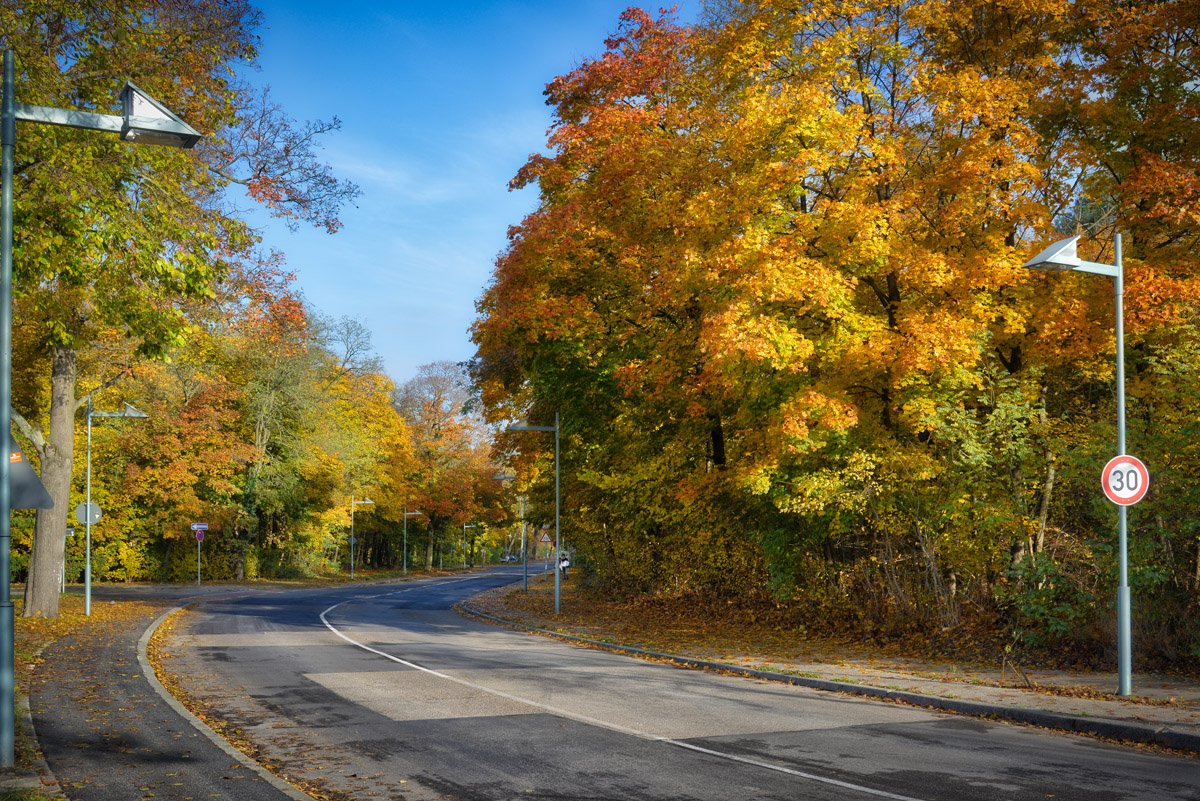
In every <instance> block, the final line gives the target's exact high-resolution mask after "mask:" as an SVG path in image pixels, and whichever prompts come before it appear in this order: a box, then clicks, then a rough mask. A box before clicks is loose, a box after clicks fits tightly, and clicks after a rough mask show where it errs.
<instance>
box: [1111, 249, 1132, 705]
mask: <svg viewBox="0 0 1200 801" xmlns="http://www.w3.org/2000/svg"><path fill="white" fill-rule="evenodd" d="M1114 246H1115V250H1116V267H1117V276H1116V278H1115V279H1114V285H1115V289H1116V293H1115V294H1116V307H1117V455H1118V456H1124V455H1125V267H1124V264H1123V263H1122V261H1121V235H1120V234H1117V235H1116V237H1114ZM1117 515H1118V518H1117V519H1118V521H1119V522H1118V527H1117V546H1118V550H1119V551H1120V568H1119V570H1120V576H1119V583H1118V585H1117V695H1122V696H1128V695H1131V694H1132V693H1133V675H1132V673H1133V671H1132V667H1133V647H1132V644H1131V639H1132V637H1131V628H1132V626H1131V622H1130V599H1129V537H1128V526H1127V510H1126V508H1125V506H1121V507H1119V511H1118V512H1117Z"/></svg>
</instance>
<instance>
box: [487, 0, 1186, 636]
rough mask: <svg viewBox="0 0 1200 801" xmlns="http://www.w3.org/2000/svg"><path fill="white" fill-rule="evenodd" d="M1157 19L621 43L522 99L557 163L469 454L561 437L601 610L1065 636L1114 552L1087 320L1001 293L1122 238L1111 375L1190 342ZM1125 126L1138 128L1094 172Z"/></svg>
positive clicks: (1040, 299) (792, 11) (950, 7)
mask: <svg viewBox="0 0 1200 801" xmlns="http://www.w3.org/2000/svg"><path fill="white" fill-rule="evenodd" d="M1184 6H1185V4H1175V3H1164V4H1158V5H1156V6H1155V14H1154V15H1151V16H1150V17H1149V18H1148V19H1147V18H1145V17H1144V16H1143V15H1141V13H1140V11H1138V10H1134V9H1132V8H1130V9H1126V8H1124V7H1118V6H1116V5H1114V4H1110V3H1105V2H1101V1H1100V0H1098V1H1097V2H1096V3H1082V4H1080V3H1065V2H1056V1H1055V0H1046V2H1036V3H1027V2H1004V1H1001V2H978V3H976V2H967V3H948V2H934V1H933V0H912V1H910V2H900V3H891V4H885V5H875V6H870V5H863V4H861V3H852V2H843V1H842V0H815V1H814V2H803V3H786V4H785V3H774V2H751V3H742V4H714V6H712V7H711V8H710V12H711V13H710V15H709V17H708V19H707V20H706V22H705V24H704V25H699V26H695V27H693V28H680V27H678V26H676V25H675V24H674V23H673V22H672V21H671V20H670V18H669V17H660V18H658V19H655V18H652V17H650V16H649V15H647V14H645V13H643V12H640V11H637V10H634V9H631V10H630V11H628V12H626V13H625V14H624V15H622V18H621V25H620V28H619V30H618V32H617V34H615V35H614V36H612V37H610V38H609V40H608V41H607V42H606V51H605V53H604V54H603V56H602V57H600V58H597V59H593V60H588V61H586V62H584V63H583V64H582V65H581V66H580V67H579V68H578V69H576V70H574V71H573V72H571V73H569V74H567V75H565V76H563V77H561V78H558V79H556V80H555V81H554V82H552V83H551V84H549V85H548V87H547V93H546V94H547V98H548V103H550V104H551V105H552V106H553V108H554V114H555V123H554V126H553V128H552V130H551V134H550V139H549V142H548V145H549V148H550V153H549V154H548V155H536V156H533V157H531V159H530V161H529V163H528V164H527V165H526V166H525V167H524V168H523V169H522V170H521V172H520V173H519V174H518V176H517V178H516V179H515V181H514V185H515V186H525V185H528V184H531V183H534V182H536V184H537V188H538V191H539V195H540V203H539V205H538V207H537V209H536V210H535V211H534V212H533V213H531V214H530V215H529V216H527V217H526V218H525V219H524V220H523V221H522V222H521V224H520V225H518V226H514V228H513V229H512V232H511V235H510V243H509V247H508V248H507V249H506V250H505V251H504V253H502V254H501V255H500V257H499V258H498V259H497V264H496V272H495V278H494V282H493V283H492V285H491V286H489V287H488V289H487V292H486V293H485V295H484V297H483V298H482V299H481V301H480V303H479V312H480V318H479V320H478V321H477V323H476V326H475V328H474V336H475V341H476V343H477V345H478V347H479V350H478V354H477V357H476V359H475V361H474V362H473V365H472V371H473V376H474V379H475V381H476V384H477V386H478V387H479V389H480V391H481V392H482V397H483V400H484V403H485V408H486V409H487V412H488V414H489V416H490V417H491V418H492V419H494V420H497V421H499V420H504V419H516V418H518V417H524V416H525V415H526V414H528V415H529V417H530V418H531V419H535V418H536V419H538V420H543V421H544V420H545V419H548V418H549V417H550V416H552V415H553V414H554V412H556V411H559V412H562V414H563V419H564V426H563V430H564V443H565V445H564V475H565V476H566V477H567V481H566V487H567V495H568V497H569V498H570V505H571V506H572V507H574V508H576V509H578V513H577V514H576V515H574V516H573V517H574V518H575V520H573V521H572V525H575V526H578V530H577V531H576V532H574V533H572V534H570V535H568V536H569V537H570V536H574V537H575V538H576V541H577V542H579V543H581V544H582V546H583V551H584V557H585V558H586V559H591V560H592V561H593V562H594V571H593V572H594V574H595V576H596V577H597V578H598V579H599V580H600V582H601V583H607V584H609V585H610V586H618V585H623V586H624V587H626V588H634V589H643V590H657V591H661V590H662V589H663V588H665V587H671V588H672V589H673V591H675V592H679V593H686V592H702V593H707V594H712V593H737V594H739V595H740V596H742V597H744V596H745V595H746V594H747V592H750V593H753V592H758V591H762V590H764V589H770V590H771V591H772V592H773V593H774V594H775V595H776V597H784V598H801V597H802V598H804V599H805V600H806V601H807V602H808V603H810V604H812V605H814V606H815V607H822V606H824V607H825V608H829V609H835V608H837V609H843V610H845V609H847V608H848V607H849V606H850V605H854V606H855V607H857V608H856V612H855V614H857V615H860V620H861V621H863V625H868V626H882V627H888V626H898V627H905V626H914V625H916V626H926V627H929V628H930V629H934V628H938V627H944V626H952V625H954V624H956V623H957V622H958V620H959V617H960V615H961V614H962V610H964V609H974V610H979V609H983V610H986V611H987V613H988V614H997V613H998V610H999V609H1000V608H1002V607H1005V606H1008V607H1009V608H1013V607H1015V608H1017V609H1019V610H1021V611H1020V613H1019V615H1018V617H1020V616H1021V615H1026V613H1029V614H1032V615H1033V618H1030V619H1028V620H1027V621H1026V622H1027V623H1029V625H1030V626H1033V627H1040V629H1041V630H1047V627H1049V629H1054V630H1057V631H1059V632H1061V631H1063V630H1064V627H1063V625H1062V624H1063V621H1062V620H1051V619H1049V618H1045V617H1044V616H1043V618H1041V619H1034V618H1037V616H1038V615H1044V613H1045V611H1046V610H1051V609H1057V608H1062V606H1063V604H1062V603H1060V601H1062V600H1063V599H1064V598H1068V596H1069V602H1067V603H1066V606H1068V607H1071V608H1072V609H1073V610H1075V611H1074V612H1072V613H1073V614H1074V613H1075V612H1079V613H1081V614H1084V615H1092V614H1093V613H1094V612H1095V607H1091V606H1088V604H1090V603H1091V601H1090V600H1089V592H1090V589H1089V587H1088V586H1087V585H1088V582H1092V583H1093V584H1094V583H1095V581H1096V580H1097V579H1098V575H1097V568H1095V567H1088V566H1087V565H1086V564H1085V563H1084V561H1083V559H1082V558H1081V557H1079V556H1076V555H1077V554H1085V553H1088V552H1090V551H1089V549H1091V548H1092V545H1093V544H1095V547H1096V549H1097V550H1096V551H1095V552H1097V553H1104V552H1106V547H1107V546H1105V545H1104V543H1103V542H1098V543H1093V542H1092V540H1091V539H1090V534H1089V532H1091V531H1094V530H1096V528H1097V526H1098V525H1099V524H1100V521H1101V520H1102V519H1103V517H1104V515H1103V514H1100V515H1098V514H1097V513H1098V512H1100V511H1101V510H1100V509H1095V510H1093V509H1092V508H1090V506H1089V507H1088V508H1084V505H1083V504H1082V502H1081V499H1080V495H1079V492H1080V484H1079V482H1080V481H1083V480H1085V478H1086V480H1087V481H1088V482H1090V483H1089V486H1090V485H1091V484H1094V481H1092V479H1091V478H1087V477H1088V476H1091V475H1092V472H1091V471H1092V468H1093V466H1094V465H1093V464H1091V462H1092V461H1093V460H1094V458H1095V457H1094V455H1091V454H1098V453H1099V452H1101V450H1102V449H1101V450H1097V446H1098V445H1099V443H1100V442H1102V441H1104V440H1102V439H1097V437H1098V434H1099V432H1098V430H1097V428H1096V425H1095V421H1096V420H1111V419H1112V416H1111V409H1110V408H1109V406H1110V404H1111V401H1110V400H1109V399H1110V398H1111V395H1109V394H1108V390H1109V389H1110V388H1111V381H1112V374H1111V367H1110V365H1111V348H1112V344H1111V343H1112V337H1111V319H1112V312H1111V286H1105V285H1103V282H1088V281H1087V280H1085V279H1080V278H1078V277H1066V278H1063V277H1048V276H1041V275H1036V274H1033V273H1030V272H1028V271H1024V270H1021V269H1020V266H1019V265H1020V264H1021V263H1022V262H1023V261H1024V259H1025V258H1027V256H1028V253H1029V251H1030V250H1031V249H1033V250H1036V249H1038V248H1039V247H1040V244H1041V243H1042V242H1043V241H1044V239H1046V238H1050V237H1055V236H1061V235H1062V234H1061V233H1059V231H1061V230H1062V229H1063V228H1064V226H1068V227H1069V225H1070V224H1069V223H1068V220H1069V219H1070V215H1071V214H1072V212H1078V214H1077V216H1076V219H1078V220H1084V219H1090V220H1093V221H1094V222H1096V223H1098V224H1096V225H1091V224H1090V223H1087V224H1088V226H1089V228H1088V230H1089V232H1090V233H1092V234H1093V236H1094V237H1095V238H1094V240H1093V241H1092V242H1090V243H1088V245H1087V247H1089V248H1090V249H1091V250H1090V251H1089V255H1090V257H1092V258H1095V259H1097V260H1101V259H1103V258H1104V255H1105V248H1106V247H1108V248H1110V247H1111V245H1110V244H1109V243H1110V242H1111V238H1110V236H1109V234H1110V233H1111V230H1112V229H1113V227H1114V226H1115V225H1116V224H1118V221H1119V222H1120V224H1121V225H1125V226H1133V227H1136V228H1144V229H1145V233H1139V234H1137V235H1136V236H1135V243H1137V244H1135V248H1140V247H1154V248H1157V249H1160V250H1161V251H1162V256H1163V265H1162V267H1161V268H1156V269H1155V270H1152V271H1151V270H1144V262H1139V261H1136V259H1137V258H1139V256H1140V255H1141V253H1142V252H1144V251H1140V252H1139V251H1138V250H1134V252H1133V253H1134V259H1133V260H1131V259H1127V261H1126V264H1127V266H1129V273H1128V275H1129V276H1130V284H1129V285H1128V286H1129V292H1130V302H1131V303H1133V304H1134V306H1133V307H1134V308H1136V309H1138V312H1137V314H1138V315H1140V316H1139V317H1138V323H1137V324H1135V325H1144V326H1145V328H1144V329H1143V330H1142V331H1135V332H1134V333H1133V335H1132V339H1131V341H1132V342H1136V343H1142V342H1144V343H1145V344H1144V345H1142V344H1135V345H1134V347H1135V348H1143V347H1144V348H1145V350H1144V353H1145V355H1146V362H1145V365H1146V368H1147V369H1145V370H1144V372H1145V373H1146V374H1147V376H1146V377H1147V381H1148V380H1149V379H1150V378H1151V373H1154V372H1155V371H1151V370H1149V369H1148V368H1149V365H1150V364H1155V365H1156V366H1157V373H1156V374H1157V375H1161V376H1163V377H1164V378H1165V377H1166V376H1167V375H1168V374H1170V372H1171V368H1167V367H1165V365H1166V363H1167V361H1170V360H1171V359H1173V358H1175V357H1176V356H1178V357H1182V352H1181V351H1180V350H1178V349H1177V348H1176V349H1173V350H1172V351H1171V352H1172V353H1173V354H1175V355H1174V356H1170V357H1168V356H1167V355H1166V354H1167V350H1166V349H1164V348H1162V347H1156V346H1155V345H1154V343H1162V344H1165V343H1166V342H1167V341H1175V342H1178V341H1179V332H1180V331H1182V330H1189V329H1184V328H1181V326H1184V325H1190V324H1191V320H1192V315H1193V313H1194V304H1193V303H1192V302H1191V300H1190V299H1191V298H1192V297H1194V296H1195V293H1194V291H1193V289H1192V287H1191V285H1190V283H1189V282H1188V281H1187V280H1186V279H1185V278H1184V276H1185V275H1186V274H1187V271H1188V270H1189V269H1190V265H1191V264H1192V254H1191V250H1190V249H1191V248H1192V246H1193V245H1192V237H1191V234H1190V231H1191V230H1192V229H1193V228H1194V220H1193V219H1192V217H1193V216H1194V215H1191V214H1190V212H1189V211H1188V210H1189V209H1190V202H1191V195H1190V194H1189V193H1190V192H1191V189H1190V187H1192V186H1193V183H1194V182H1193V180H1192V177H1191V175H1192V167H1191V164H1190V161H1189V159H1190V156H1189V155H1185V154H1183V153H1182V152H1180V153H1178V155H1176V154H1175V151H1174V150H1173V148H1174V144H1175V143H1176V142H1178V143H1179V147H1181V148H1185V149H1186V147H1187V146H1186V143H1187V142H1188V141H1190V137H1191V135H1192V120H1193V119H1194V117H1193V116H1192V115H1190V113H1186V112H1185V113H1184V114H1182V115H1176V118H1174V119H1171V120H1169V121H1168V119H1167V118H1168V116H1170V111H1169V110H1170V109H1172V108H1175V109H1178V108H1184V109H1185V110H1186V109H1188V108H1189V106H1188V102H1189V100H1190V94H1189V92H1190V91H1191V90H1190V89H1187V88H1182V87H1185V86H1186V81H1184V80H1183V79H1182V76H1184V75H1186V74H1191V73H1189V71H1188V70H1189V69H1190V66H1189V65H1190V63H1191V59H1193V58H1194V54H1193V53H1192V51H1191V50H1190V49H1189V44H1188V43H1189V41H1190V38H1189V37H1190V33H1189V31H1192V30H1194V26H1192V24H1191V19H1190V17H1189V14H1192V13H1194V11H1190V10H1188V9H1186V8H1185V7H1184ZM1143 25H1149V26H1157V27H1156V30H1157V31H1158V33H1156V34H1154V35H1148V36H1146V37H1141V38H1139V37H1138V36H1137V35H1135V34H1136V33H1137V32H1138V31H1140V30H1143V29H1142V27H1141V26H1143ZM1118 32H1119V35H1115V34H1118ZM1126 34H1128V36H1126ZM1115 42H1120V44H1113V43H1115ZM1132 42H1137V43H1139V44H1137V45H1133V44H1130V43H1132ZM1142 43H1144V46H1143V44H1142ZM1064 87H1065V89H1064ZM1127 106H1129V107H1132V108H1135V109H1137V114H1138V115H1139V116H1144V118H1145V120H1146V122H1147V127H1146V128H1145V130H1144V131H1142V130H1141V129H1140V128H1139V127H1138V126H1134V127H1133V130H1134V131H1135V133H1129V132H1128V131H1125V130H1124V129H1123V132H1122V136H1123V137H1125V139H1121V138H1118V137H1116V134H1115V130H1116V128H1117V127H1118V126H1120V125H1122V122H1119V121H1123V120H1124V119H1125V118H1126V117H1127V116H1128V113H1129V112H1127V111H1126V110H1125V109H1126V107H1127ZM1151 128H1153V129H1154V130H1153V132H1152V131H1151V130H1150V129H1151ZM1175 129H1177V130H1175ZM1136 131H1141V132H1140V133H1136ZM1168 140H1170V141H1168ZM1151 141H1153V144H1152V145H1150V146H1147V143H1150V142H1151ZM1160 153H1170V154H1171V155H1168V156H1166V157H1165V158H1163V157H1161V156H1160V155H1159V154H1160ZM1151 175H1153V176H1155V177H1154V178H1153V179H1151V178H1150V176H1151ZM1056 226H1057V227H1058V228H1059V231H1056V230H1055V227H1056ZM1127 230H1128V229H1127ZM1071 232H1072V233H1074V232H1075V231H1071ZM1151 242H1154V243H1155V244H1154V245H1150V244H1149V243H1151ZM1109 252H1111V251H1109ZM1143 293H1144V294H1143ZM1143 337H1145V339H1143ZM1183 358H1186V357H1183ZM1139 372H1143V371H1139ZM1189 374H1190V373H1189ZM1144 386H1146V387H1147V388H1148V387H1149V383H1145V384H1144ZM1162 386H1163V387H1164V389H1165V388H1166V387H1167V386H1170V387H1172V390H1171V391H1178V389H1179V385H1178V384H1177V383H1175V382H1174V381H1170V382H1167V383H1164V384H1163V385H1162ZM1135 394H1136V393H1135ZM500 445H501V449H502V452H503V453H504V454H505V456H506V458H508V459H516V460H524V463H525V464H527V465H529V466H533V465H538V464H541V463H543V462H544V458H545V457H544V454H545V444H544V443H541V442H532V441H531V438H527V437H506V438H504V439H502V440H501V442H500ZM1107 447H1109V446H1107V445H1105V446H1103V448H1107ZM518 452H519V453H518ZM1085 453H1087V454H1090V455H1088V456H1087V457H1086V458H1084V456H1083V454H1085ZM1068 455H1070V458H1069V459H1068V458H1067V457H1068ZM543 475H544V472H543ZM543 483H544V482H543ZM1093 494H1094V493H1093ZM1105 514H1107V513H1105ZM1160 528H1161V529H1162V530H1164V531H1165V530H1166V529H1167V528H1168V527H1166V526H1160ZM1068 530H1069V532H1070V533H1067V534H1064V533H1063V532H1064V531H1068ZM1166 541H1167V540H1166V539H1164V542H1166ZM1099 569H1101V570H1102V569H1103V566H1102V565H1101V566H1100V568H1099ZM1055 571H1060V573H1061V575H1059V574H1056V573H1055ZM1089 571H1090V572H1089ZM1088 576H1090V578H1088ZM1059 577H1061V578H1062V581H1059ZM1076 578H1078V579H1079V580H1078V581H1077V580H1076ZM1051 586H1057V587H1059V588H1068V587H1069V586H1073V587H1075V590H1070V589H1063V592H1064V593H1065V594H1064V595H1062V596H1061V597H1060V598H1059V600H1058V601H1054V600H1053V599H1052V598H1050V596H1049V595H1048V594H1046V593H1045V592H1043V590H1046V588H1048V587H1051ZM1076 590H1077V591H1078V592H1076ZM1072 592H1076V594H1075V595H1071V593H1072ZM1038 593H1042V594H1041V595H1038ZM1048 599H1049V600H1048ZM1039 610H1040V611H1039ZM1093 619H1094V618H1093ZM1019 625H1024V624H1023V623H1022V624H1019ZM1056 627H1057V628H1056ZM1068 628H1069V627H1068Z"/></svg>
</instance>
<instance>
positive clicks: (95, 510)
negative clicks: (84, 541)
mask: <svg viewBox="0 0 1200 801" xmlns="http://www.w3.org/2000/svg"><path fill="white" fill-rule="evenodd" d="M101 514H102V512H101V511H100V504H98V503H81V504H79V505H78V506H76V507H75V519H76V520H78V521H79V522H80V523H82V524H83V525H85V526H86V525H87V524H88V523H91V524H92V525H93V526H94V525H96V524H97V523H99V522H100V515H101Z"/></svg>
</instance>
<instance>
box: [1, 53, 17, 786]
mask: <svg viewBox="0 0 1200 801" xmlns="http://www.w3.org/2000/svg"><path fill="white" fill-rule="evenodd" d="M0 88H2V91H3V99H0V150H2V151H3V155H2V157H0V161H2V162H3V164H2V166H0V173H2V175H0V183H2V187H0V206H3V208H2V209H0V433H3V434H5V435H6V436H7V434H8V432H9V431H11V430H12V413H11V411H10V405H11V403H12V236H13V147H14V145H15V144H16V140H17V112H16V105H15V103H16V100H15V99H14V95H15V94H16V67H15V60H14V56H13V51H11V50H5V51H4V85H3V87H0ZM7 456H8V455H7V454H5V458H3V459H0V768H11V767H12V766H13V765H14V757H15V753H14V734H13V723H14V711H15V710H14V705H13V692H14V684H15V682H14V676H13V673H14V668H13V649H14V644H13V632H14V629H15V622H16V621H15V613H14V611H13V602H12V595H11V587H10V582H11V581H12V571H11V556H10V547H11V545H12V529H11V524H12V520H11V517H12V515H11V511H12V496H11V488H10V487H9V475H10V470H9V462H8V458H7Z"/></svg>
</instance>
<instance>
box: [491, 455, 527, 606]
mask: <svg viewBox="0 0 1200 801" xmlns="http://www.w3.org/2000/svg"><path fill="white" fill-rule="evenodd" d="M516 479H517V477H516V476H494V477H493V480H494V481H516ZM518 500H520V502H521V576H522V581H523V582H524V587H523V589H524V590H525V592H529V555H528V554H527V553H526V552H525V496H524V495H522V496H521V497H520V498H519V499H518Z"/></svg>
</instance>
